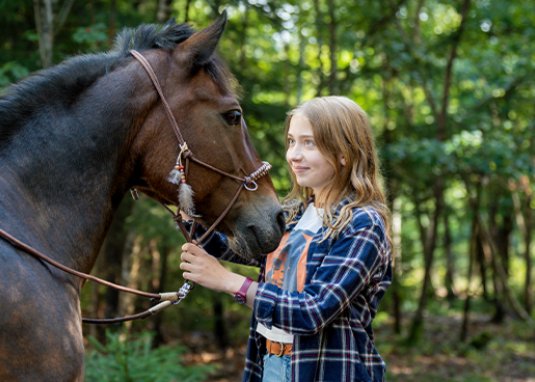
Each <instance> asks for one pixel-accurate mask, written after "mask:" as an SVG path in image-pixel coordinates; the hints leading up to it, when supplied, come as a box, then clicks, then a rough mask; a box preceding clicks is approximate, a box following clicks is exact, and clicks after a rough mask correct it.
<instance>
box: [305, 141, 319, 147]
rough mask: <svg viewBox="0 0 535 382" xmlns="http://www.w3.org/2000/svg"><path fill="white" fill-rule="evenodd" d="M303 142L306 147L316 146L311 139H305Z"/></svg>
mask: <svg viewBox="0 0 535 382" xmlns="http://www.w3.org/2000/svg"><path fill="white" fill-rule="evenodd" d="M304 143H305V146H306V147H315V146H316V143H315V142H314V140H313V139H307V140H305V142H304Z"/></svg>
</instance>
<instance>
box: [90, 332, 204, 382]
mask: <svg viewBox="0 0 535 382" xmlns="http://www.w3.org/2000/svg"><path fill="white" fill-rule="evenodd" d="M152 337H153V336H152V334H150V333H148V332H145V333H142V334H139V335H137V336H135V337H134V336H127V335H125V334H121V333H113V332H111V331H107V332H106V344H101V343H100V342H98V341H97V340H96V339H95V338H94V337H89V338H88V340H89V343H90V345H91V347H92V348H91V349H90V350H89V351H88V352H87V355H86V360H85V365H86V366H85V379H86V381H88V382H130V381H131V382H134V381H135V382H172V381H177V382H200V381H204V380H206V376H207V375H208V373H209V372H210V371H211V368H210V367H208V366H184V364H183V363H182V360H181V356H182V355H183V354H184V352H185V348H183V347H181V346H160V347H159V348H157V349H153V348H152V345H151V344H152Z"/></svg>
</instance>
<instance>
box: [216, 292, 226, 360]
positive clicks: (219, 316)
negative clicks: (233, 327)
mask: <svg viewBox="0 0 535 382" xmlns="http://www.w3.org/2000/svg"><path fill="white" fill-rule="evenodd" d="M212 309H213V313H214V336H215V339H216V342H217V345H218V348H219V349H220V350H221V352H222V353H223V352H224V351H225V350H226V348H227V347H228V345H229V341H228V331H227V326H226V325H225V309H224V305H223V299H222V296H221V294H219V293H214V294H213V297H212Z"/></svg>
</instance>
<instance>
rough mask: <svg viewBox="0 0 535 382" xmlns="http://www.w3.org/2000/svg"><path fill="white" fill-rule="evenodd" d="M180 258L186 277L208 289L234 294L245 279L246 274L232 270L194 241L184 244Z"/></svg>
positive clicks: (181, 267)
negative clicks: (241, 274)
mask: <svg viewBox="0 0 535 382" xmlns="http://www.w3.org/2000/svg"><path fill="white" fill-rule="evenodd" d="M180 259H181V262H180V269H182V270H183V271H184V273H183V274H182V275H183V276H184V278H185V279H186V280H190V281H192V282H194V283H195V284H199V285H201V286H203V287H205V288H208V289H212V290H215V291H221V292H226V293H228V294H230V295H234V293H236V291H238V290H239V289H240V287H241V285H242V284H243V281H244V280H245V277H244V276H240V275H238V274H236V273H232V272H230V271H229V270H228V269H226V268H225V267H224V266H223V265H221V263H220V262H219V261H218V260H217V259H216V258H215V257H213V256H211V255H209V254H208V253H207V252H206V251H205V250H204V249H202V248H201V247H199V246H197V245H195V244H192V243H186V244H184V245H183V246H182V254H181V255H180Z"/></svg>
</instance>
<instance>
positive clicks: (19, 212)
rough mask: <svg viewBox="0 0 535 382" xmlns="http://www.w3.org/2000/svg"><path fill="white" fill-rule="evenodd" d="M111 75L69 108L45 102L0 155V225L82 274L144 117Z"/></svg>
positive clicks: (127, 172)
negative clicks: (134, 124) (80, 271)
mask: <svg viewBox="0 0 535 382" xmlns="http://www.w3.org/2000/svg"><path fill="white" fill-rule="evenodd" d="M112 74H113V72H112ZM112 74H111V75H108V76H107V77H110V78H102V79H101V80H99V81H97V82H96V83H95V85H94V86H92V87H91V88H89V89H87V91H86V92H85V93H84V94H83V95H81V96H80V97H79V99H77V101H76V103H75V104H73V105H69V106H67V105H60V104H54V103H51V104H50V105H44V106H43V107H42V108H41V110H40V111H39V112H35V113H34V114H33V116H32V118H31V119H29V120H26V121H25V123H24V125H23V126H21V128H20V129H19V133H18V134H17V136H15V137H12V138H11V142H10V144H9V146H7V147H6V148H4V149H3V150H2V151H1V152H0V158H1V161H0V163H1V164H0V168H1V171H0V189H1V190H2V193H3V197H2V200H1V201H0V209H1V211H0V217H1V221H2V222H7V223H8V224H6V225H4V224H3V223H2V226H3V227H2V228H4V229H6V230H10V229H13V230H15V231H16V232H13V233H14V234H17V233H20V234H21V235H22V236H23V238H22V239H25V240H28V241H29V244H30V245H35V246H36V247H40V249H42V250H45V251H47V252H48V253H50V254H51V255H53V256H52V257H54V258H56V259H57V260H61V261H63V262H65V263H67V265H69V266H72V267H74V268H77V269H80V270H83V271H88V270H89V269H90V268H91V266H92V264H93V263H94V261H95V259H96V256H97V254H98V251H99V249H100V247H101V245H102V242H103V240H104V237H105V234H106V231H107V229H108V227H109V225H110V222H111V219H112V217H113V213H114V211H115V210H116V208H117V206H118V204H119V202H120V200H121V199H122V197H123V195H124V194H125V192H126V191H127V189H128V182H129V179H130V178H131V175H132V173H133V165H132V163H133V160H132V158H130V153H129V145H130V142H131V140H132V138H133V136H135V131H133V127H132V125H133V121H135V120H137V119H138V118H139V116H138V115H136V113H143V112H144V107H143V104H140V103H139V99H138V100H136V102H137V104H136V105H135V108H134V107H133V105H128V102H127V101H126V100H127V99H128V97H127V96H126V95H127V94H128V92H129V90H131V89H127V88H128V86H131V85H129V84H128V81H127V80H123V81H122V82H121V84H120V86H119V85H118V84H117V83H116V81H117V80H118V79H117V78H115V77H116V76H115V77H114V76H113V75H112ZM134 109H135V110H136V112H134V111H133V110H134ZM127 111H129V112H127ZM137 125H139V124H137ZM4 190H6V191H5V192H4ZM4 196H5V197H4Z"/></svg>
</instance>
